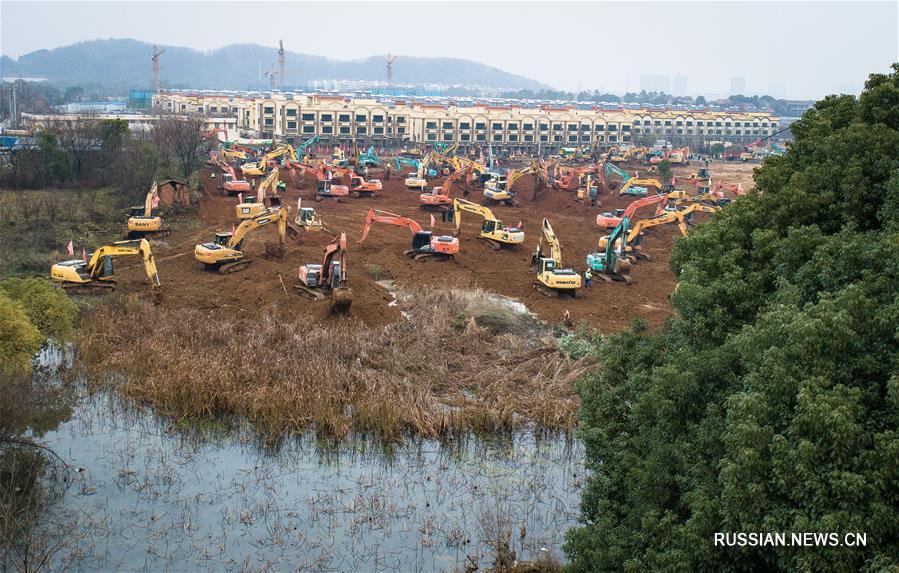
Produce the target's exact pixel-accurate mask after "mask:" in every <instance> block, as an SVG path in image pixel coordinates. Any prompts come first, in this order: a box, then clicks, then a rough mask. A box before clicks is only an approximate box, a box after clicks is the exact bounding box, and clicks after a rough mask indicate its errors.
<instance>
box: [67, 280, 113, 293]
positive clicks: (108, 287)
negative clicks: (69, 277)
mask: <svg viewBox="0 0 899 573" xmlns="http://www.w3.org/2000/svg"><path fill="white" fill-rule="evenodd" d="M62 288H63V290H65V291H66V292H67V293H69V294H78V295H81V294H107V293H111V292H112V291H113V290H115V283H114V282H110V281H106V282H96V283H85V284H81V283H62Z"/></svg>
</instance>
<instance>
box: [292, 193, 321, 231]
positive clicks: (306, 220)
mask: <svg viewBox="0 0 899 573" xmlns="http://www.w3.org/2000/svg"><path fill="white" fill-rule="evenodd" d="M294 223H296V224H297V226H299V227H300V228H301V229H306V230H307V231H311V232H317V231H321V230H322V229H324V227H325V225H324V223H322V221H321V219H319V218H318V215H317V214H316V213H315V209H313V208H312V207H303V200H302V199H301V198H299V197H298V198H297V218H296V219H294Z"/></svg>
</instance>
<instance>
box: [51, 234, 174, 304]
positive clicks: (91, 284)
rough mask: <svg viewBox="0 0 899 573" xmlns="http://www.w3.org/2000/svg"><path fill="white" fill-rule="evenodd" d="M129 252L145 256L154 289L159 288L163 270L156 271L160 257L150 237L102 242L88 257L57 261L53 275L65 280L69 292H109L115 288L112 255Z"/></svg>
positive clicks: (63, 283)
mask: <svg viewBox="0 0 899 573" xmlns="http://www.w3.org/2000/svg"><path fill="white" fill-rule="evenodd" d="M125 255H140V256H141V257H143V259H144V269H145V270H146V271H147V276H148V277H149V278H150V285H151V286H152V288H153V291H154V292H158V289H159V288H160V286H161V283H160V282H159V273H158V272H157V271H156V260H155V259H154V258H153V251H151V250H150V242H149V241H147V240H146V239H138V240H132V241H118V242H116V243H113V244H111V245H105V246H102V247H100V248H99V249H97V250H96V251H94V252H93V253H91V256H90V258H89V259H88V260H86V261H84V260H81V259H74V260H71V261H63V262H61V263H56V264H55V265H53V266H52V267H50V278H52V279H53V280H54V281H59V282H61V283H62V288H64V289H65V290H66V292H72V293H74V294H89V293H95V294H96V293H103V292H109V291H110V290H112V289H113V288H115V272H114V269H113V265H112V259H113V258H114V257H121V256H125Z"/></svg>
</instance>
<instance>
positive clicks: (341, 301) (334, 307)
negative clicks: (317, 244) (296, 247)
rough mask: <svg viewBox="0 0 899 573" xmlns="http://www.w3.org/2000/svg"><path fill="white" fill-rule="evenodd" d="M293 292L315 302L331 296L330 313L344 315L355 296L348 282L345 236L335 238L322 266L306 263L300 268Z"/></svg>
mask: <svg viewBox="0 0 899 573" xmlns="http://www.w3.org/2000/svg"><path fill="white" fill-rule="evenodd" d="M294 288H296V289H297V290H299V291H300V293H301V294H303V295H304V296H307V297H309V298H313V299H316V300H319V299H323V298H325V297H326V296H327V295H329V294H330V295H331V312H340V313H344V312H346V311H348V310H349V309H350V305H351V304H352V303H353V293H352V291H351V290H350V286H349V281H348V279H347V245H346V233H340V236H338V237H334V240H333V241H331V243H330V244H329V245H328V246H327V247H325V256H324V259H323V260H322V262H321V264H315V263H306V264H305V265H303V266H301V267H300V272H299V277H298V280H297V283H296V284H295V285H294Z"/></svg>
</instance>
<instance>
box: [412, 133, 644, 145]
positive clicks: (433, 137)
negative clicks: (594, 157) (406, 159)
mask: <svg viewBox="0 0 899 573" xmlns="http://www.w3.org/2000/svg"><path fill="white" fill-rule="evenodd" d="M442 139H443V141H455V138H454V137H453V135H452V134H450V133H445V134H443V138H442ZM426 140H427V141H437V134H436V133H429V134H427V135H426ZM630 140H631V138H630V135H626V134H624V135H622V136H621V141H623V142H627V141H630ZM459 141H472V139H471V134H468V133H463V134H461V135H459ZM474 141H487V135H486V134H483V133H478V134H476V135H475V139H474ZM491 141H493V142H496V143H502V142H503V136H502V134H500V133H496V134H494V135H493V137H492V138H491ZM505 141H506V142H508V143H520V142H521V143H534V142H536V141H540V142H541V143H549V142H550V138H549V135H540V136H539V138H538V139H534V136H533V135H531V134H528V135H525V136H524V137H523V138H522V139H520V140H519V139H518V135H516V134H509V136H508V137H507V138H506V139H505ZM552 141H553V142H554V143H564V142H566V141H567V142H569V143H578V142H584V143H590V142H591V141H593V136H590V135H581V136H577V135H569V136H568V139H567V140H566V139H565V137H564V136H561V135H553V136H552ZM596 141H600V142H603V141H609V142H613V143H614V142H617V141H618V136H617V135H612V134H609V136H608V139H607V138H606V136H605V135H597V136H596Z"/></svg>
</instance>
